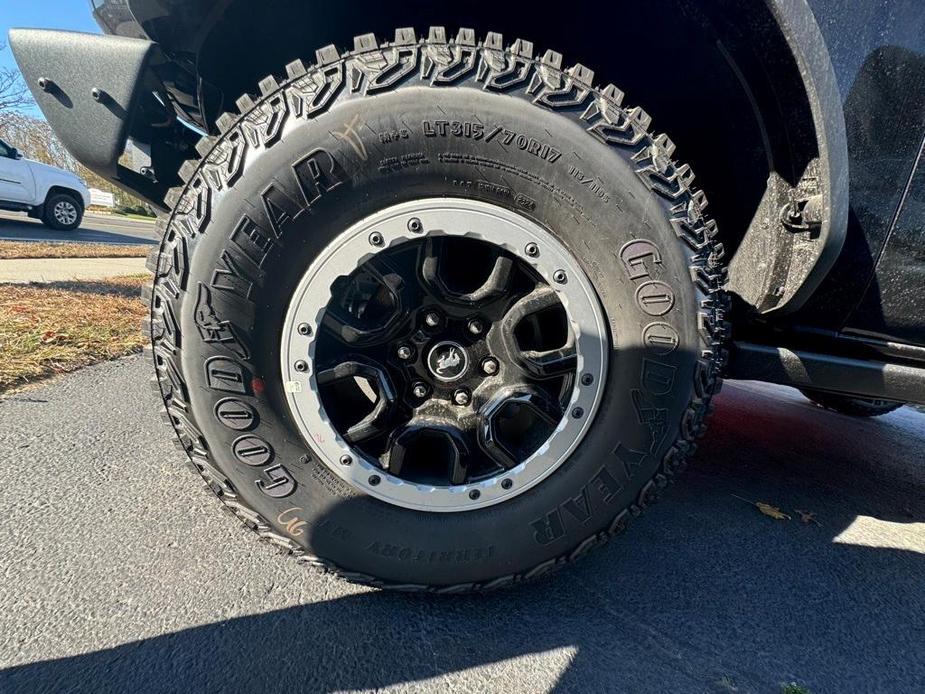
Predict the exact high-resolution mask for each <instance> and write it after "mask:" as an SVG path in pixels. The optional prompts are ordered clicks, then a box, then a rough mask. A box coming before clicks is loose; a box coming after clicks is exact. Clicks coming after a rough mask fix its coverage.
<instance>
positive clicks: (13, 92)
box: [0, 43, 34, 120]
mask: <svg viewBox="0 0 925 694" xmlns="http://www.w3.org/2000/svg"><path fill="white" fill-rule="evenodd" d="M4 50H6V44H5V43H0V52H3V51H4ZM33 103H34V102H33V101H32V95H31V94H30V93H29V88H28V87H27V86H26V83H25V82H23V79H22V75H21V74H20V73H19V70H18V69H16V68H15V67H3V68H0V120H4V119H5V118H7V117H8V116H9V115H10V114H11V113H13V112H15V111H18V110H19V109H21V108H25V107H26V106H31V105H32V104H33Z"/></svg>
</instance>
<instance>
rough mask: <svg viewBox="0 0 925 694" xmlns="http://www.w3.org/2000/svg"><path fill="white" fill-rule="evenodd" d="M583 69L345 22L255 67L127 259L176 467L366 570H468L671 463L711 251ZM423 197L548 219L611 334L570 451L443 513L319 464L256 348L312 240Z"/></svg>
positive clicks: (615, 517)
mask: <svg viewBox="0 0 925 694" xmlns="http://www.w3.org/2000/svg"><path fill="white" fill-rule="evenodd" d="M593 79H594V77H593V73H592V72H591V71H590V70H589V69H588V68H585V67H584V66H581V65H575V66H574V67H571V68H565V67H563V64H562V57H561V56H560V55H559V54H557V53H554V52H551V51H550V52H547V53H545V54H542V55H541V56H538V57H536V56H535V55H534V52H533V47H532V45H531V44H530V43H528V42H526V41H521V40H518V41H515V42H514V43H512V44H510V45H509V46H507V47H505V46H504V44H503V43H502V39H501V36H500V35H498V34H488V35H487V36H486V38H485V40H484V41H483V42H480V43H479V42H476V40H475V37H474V34H473V32H472V31H471V30H462V31H460V32H459V34H458V35H457V36H456V38H455V39H450V40H447V38H446V35H445V32H444V30H443V29H442V28H432V29H431V30H430V33H429V36H428V38H427V39H425V40H420V41H419V40H418V39H417V38H416V37H415V35H414V32H413V31H412V30H409V29H403V30H399V31H397V32H396V36H395V40H394V42H391V43H388V44H378V43H377V42H376V40H375V38H374V37H373V36H370V35H367V36H360V37H357V39H356V40H355V48H354V50H353V51H351V52H348V53H345V54H340V53H339V52H338V51H337V50H336V49H335V48H334V47H333V46H329V47H327V48H323V49H321V50H319V51H318V52H317V64H316V65H313V66H311V67H306V66H304V65H303V64H302V63H301V62H298V61H297V62H295V63H293V64H291V65H289V66H287V76H286V78H284V79H281V80H280V79H277V78H276V77H267V78H266V79H265V80H263V81H262V82H261V83H260V85H259V88H260V95H259V96H248V95H245V96H243V97H241V98H240V99H239V100H238V102H237V106H238V108H239V110H240V115H238V114H225V115H224V116H222V117H221V118H220V119H219V120H218V126H219V128H220V130H221V135H219V136H217V137H207V138H204V139H203V140H202V142H201V143H200V145H199V147H198V148H197V149H198V151H199V153H200V155H201V157H202V158H201V159H200V160H198V161H191V162H188V163H187V164H185V165H184V166H183V167H182V169H181V175H182V178H183V180H184V181H186V184H185V186H184V187H183V188H182V189H178V190H176V191H173V192H172V193H171V194H170V195H169V196H168V203H169V204H170V205H171V207H172V208H173V212H172V213H171V214H170V215H168V216H166V217H164V218H163V219H162V220H160V221H159V228H160V229H161V230H162V232H163V234H164V236H163V241H162V243H161V245H160V248H159V249H158V251H157V252H156V253H155V254H153V255H152V257H151V259H150V261H149V268H150V269H151V271H152V272H154V274H155V277H154V280H153V283H152V284H151V285H150V286H149V287H148V288H147V289H146V294H147V296H148V298H149V299H150V300H151V317H150V320H149V321H148V322H147V325H146V330H147V331H148V333H149V334H150V337H151V343H152V353H151V354H152V357H153V360H154V364H155V367H156V379H155V384H156V388H157V392H158V394H159V395H160V396H161V397H162V398H163V401H164V405H165V418H166V419H167V420H168V421H169V422H170V423H171V424H172V425H173V427H174V429H175V431H176V434H177V437H178V442H179V446H180V448H182V450H183V451H185V452H186V453H187V454H188V455H189V458H190V460H191V463H192V467H193V468H194V469H195V470H196V471H197V472H198V473H200V474H201V475H202V476H203V477H204V478H205V481H206V483H207V486H208V487H209V489H211V491H212V492H214V493H215V494H216V495H218V496H219V498H220V499H221V500H222V501H223V502H224V504H225V506H226V508H227V509H229V510H230V511H231V512H232V513H233V514H234V515H236V516H237V517H238V518H240V519H241V520H243V521H244V522H245V523H246V524H247V525H248V526H250V527H251V528H253V529H254V530H255V531H257V533H258V534H259V535H260V536H261V537H262V538H264V539H266V540H268V541H270V542H272V543H274V544H275V545H277V546H279V547H280V548H281V549H282V550H283V551H284V552H286V553H290V554H292V555H294V556H295V557H296V558H297V559H298V560H299V561H301V562H304V563H306V564H311V565H314V566H318V567H321V568H323V569H325V570H329V571H335V572H337V573H339V574H340V575H342V576H344V577H345V578H347V579H350V580H353V581H357V582H361V583H365V584H371V585H375V586H380V587H390V588H399V589H404V590H430V591H440V592H463V591H475V590H488V589H492V588H497V587H501V586H505V585H510V584H512V583H516V582H520V581H523V580H526V579H531V578H535V577H537V576H540V575H543V574H546V573H548V572H550V571H553V570H556V569H558V568H561V567H562V566H564V565H566V564H567V563H569V562H571V561H573V560H575V559H576V558H578V557H580V556H581V555H583V554H585V553H586V552H587V551H588V550H589V549H591V548H592V547H595V546H598V545H601V544H602V543H604V542H605V541H606V540H607V539H608V538H609V537H611V536H612V535H614V534H615V533H617V532H620V531H622V530H623V529H624V528H625V527H626V525H627V523H628V521H629V520H630V519H631V518H633V517H635V516H638V515H639V513H640V512H641V511H642V510H643V509H644V508H645V507H646V506H648V505H649V504H650V503H651V502H652V501H653V500H654V499H655V498H656V497H657V496H658V494H659V492H660V490H661V489H662V488H663V487H665V485H666V484H667V483H668V482H669V481H670V480H671V479H672V478H673V477H674V476H675V474H676V473H677V472H678V471H679V470H680V469H681V468H682V467H683V465H684V462H685V459H686V458H687V457H688V456H689V455H690V454H691V453H692V451H693V450H694V448H695V443H694V441H695V439H696V438H697V437H698V436H699V435H700V434H702V432H703V431H704V419H705V417H706V416H707V414H708V411H709V403H710V398H711V396H712V395H713V394H714V393H715V392H716V391H717V390H718V388H719V384H720V381H719V373H720V370H721V368H722V365H723V362H724V351H723V349H722V343H723V340H724V337H725V322H724V312H725V296H724V294H723V293H722V286H723V284H724V278H725V274H724V269H723V265H722V249H721V247H720V246H719V245H718V244H717V243H715V241H714V237H715V225H714V224H713V223H712V222H711V221H709V220H708V219H707V218H706V217H705V216H704V207H705V205H706V200H705V197H704V195H703V194H702V192H700V191H697V190H696V189H694V188H693V177H692V174H691V172H690V170H689V169H688V167H686V166H681V165H678V164H677V163H675V162H674V161H673V152H674V146H673V144H672V142H671V141H670V140H669V139H668V138H667V137H665V136H663V135H660V136H656V135H653V134H651V133H650V130H649V127H650V118H649V117H648V116H647V115H646V113H645V112H644V111H642V110H641V109H639V108H630V107H627V106H624V105H623V104H622V100H623V94H622V93H621V92H620V91H619V90H618V89H617V88H616V87H614V86H612V85H608V86H605V87H596V86H594V82H593ZM679 107H683V106H680V105H679ZM440 196H444V197H460V198H475V199H479V200H482V201H487V202H490V203H493V204H495V205H499V206H502V207H505V208H508V209H510V210H514V211H517V212H518V213H519V214H521V215H524V216H526V217H529V218H531V219H532V220H534V221H536V222H538V223H539V224H540V225H543V226H544V227H546V228H547V229H548V230H549V231H550V232H551V233H553V234H554V235H556V237H557V238H558V239H559V240H560V241H561V242H562V243H563V244H564V245H565V246H566V247H568V248H569V249H570V250H571V251H572V252H573V253H574V255H575V256H576V258H577V260H578V262H579V264H580V265H581V267H582V268H583V269H584V271H585V273H586V274H587V275H588V277H589V279H590V281H591V283H592V284H593V285H594V288H595V290H596V291H597V293H598V296H599V299H600V301H601V303H602V306H603V310H604V312H605V313H606V316H607V320H608V327H609V330H610V335H609V339H610V342H611V350H612V351H611V354H610V367H609V372H608V376H607V388H606V390H605V394H604V396H603V401H602V404H601V406H600V409H599V411H598V413H597V415H596V420H595V423H594V425H593V426H592V427H591V430H590V432H589V433H588V434H587V436H586V437H585V439H584V440H583V441H582V443H581V445H580V446H579V447H578V449H577V450H576V451H575V452H574V453H573V454H572V456H571V457H570V458H569V460H567V461H566V463H565V464H564V465H562V466H561V467H560V468H558V469H557V470H556V471H555V472H554V473H553V474H552V475H551V476H550V477H549V478H548V479H546V480H544V481H543V482H542V483H541V484H539V485H538V486H536V487H534V488H532V489H530V490H529V491H526V492H524V493H522V494H521V495H519V496H517V497H515V498H514V499H511V500H509V501H505V502H503V503H500V504H498V505H495V506H491V507H488V508H485V509H479V510H474V511H468V512H460V513H425V512H420V511H414V510H409V509H406V508H400V507H397V506H393V505H390V504H387V503H384V502H382V501H379V500H376V499H373V498H372V497H369V496H366V495H364V494H361V493H359V492H357V491H355V490H354V489H352V488H351V487H349V486H348V485H347V484H346V483H344V482H343V481H342V480H341V479H340V478H339V477H338V476H336V475H335V474H334V473H332V472H331V470H329V469H328V468H327V467H326V466H325V465H324V464H322V463H320V462H318V461H317V460H316V457H315V456H314V455H313V453H312V449H311V446H310V444H309V443H308V442H305V441H303V440H302V439H301V437H300V436H299V435H298V434H297V432H296V429H295V427H294V425H293V423H292V421H291V418H290V414H289V412H288V409H287V405H286V401H285V397H284V395H283V393H282V390H283V384H282V381H281V375H280V366H279V349H280V339H281V329H282V321H283V318H284V315H285V313H286V308H287V305H288V302H289V301H290V298H291V293H292V291H293V289H294V286H295V284H296V283H297V282H298V280H299V278H300V277H301V275H302V273H303V272H304V271H305V269H306V267H307V266H308V264H309V262H310V261H311V260H312V259H313V258H314V257H315V256H316V254H317V253H318V252H319V250H320V249H321V248H323V247H324V246H325V245H326V244H328V243H329V242H330V241H331V239H332V238H333V237H335V236H336V235H337V234H339V233H340V232H342V231H343V230H344V229H346V228H347V227H348V226H349V225H350V224H353V223H354V222H356V221H357V220H359V219H361V218H363V217H364V216H366V215H369V214H370V213H372V212H374V211H377V210H379V209H382V208H383V207H385V206H388V205H392V204H395V203H399V202H403V201H407V200H412V199H418V198H421V197H440ZM243 449H247V450H248V451H250V452H253V451H258V452H259V453H260V454H259V455H256V456H250V455H249V456H244V455H241V453H242V450H243ZM245 460H249V461H250V463H251V464H245V462H244V461H245ZM254 463H256V464H254Z"/></svg>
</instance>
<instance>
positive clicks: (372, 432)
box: [317, 358, 396, 444]
mask: <svg viewBox="0 0 925 694" xmlns="http://www.w3.org/2000/svg"><path fill="white" fill-rule="evenodd" d="M317 381H318V385H319V387H321V388H331V387H336V386H338V385H342V384H343V385H346V386H348V387H351V386H352V388H351V391H349V392H350V393H354V394H355V393H358V392H359V393H362V394H363V395H365V396H366V397H367V398H368V397H369V395H370V393H369V392H368V389H369V388H370V387H373V388H374V389H375V393H374V394H373V395H374V396H375V402H374V404H372V407H371V409H369V412H367V413H366V415H365V416H363V417H362V418H361V419H360V420H359V421H356V422H354V423H352V424H350V425H349V426H348V427H347V428H346V430H345V431H344V432H343V438H344V440H345V441H346V442H347V443H351V444H357V443H360V442H363V441H367V440H369V439H372V438H375V437H377V436H382V435H384V434H386V433H388V431H389V429H390V427H391V423H392V421H393V419H394V415H395V410H396V395H395V389H394V387H393V386H392V383H391V380H390V379H389V376H388V374H387V373H386V372H385V370H384V369H382V368H380V367H379V366H376V365H375V364H373V363H372V362H369V361H366V360H360V359H358V358H354V359H352V360H350V361H345V362H342V363H340V364H337V365H335V366H333V367H330V368H327V369H323V370H321V371H319V372H318V375H317ZM361 382H365V383H366V384H367V389H363V387H362V386H360V385H359V384H360V383H361ZM345 399H346V398H345ZM350 400H352V402H348V403H346V408H345V409H346V410H347V412H346V413H345V414H346V415H347V416H350V414H353V413H355V411H356V410H355V409H353V408H355V407H357V406H358V403H357V402H356V401H357V400H358V398H356V396H355V395H354V396H353V397H352V398H350ZM359 405H360V406H362V401H360V403H359ZM351 409H352V410H353V412H352V413H351V412H350V410H351ZM354 418H355V414H354Z"/></svg>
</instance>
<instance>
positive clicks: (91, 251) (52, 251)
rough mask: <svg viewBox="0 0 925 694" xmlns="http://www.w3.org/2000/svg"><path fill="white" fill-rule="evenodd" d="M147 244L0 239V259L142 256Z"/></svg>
mask: <svg viewBox="0 0 925 694" xmlns="http://www.w3.org/2000/svg"><path fill="white" fill-rule="evenodd" d="M150 250H151V246H150V245H148V244H138V245H135V246H116V245H110V244H103V243H46V242H38V243H33V242H31V241H0V260H14V259H19V258H144V257H146V256H147V255H148V252H149V251H150Z"/></svg>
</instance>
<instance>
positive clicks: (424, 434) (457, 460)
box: [384, 420, 469, 484]
mask: <svg viewBox="0 0 925 694" xmlns="http://www.w3.org/2000/svg"><path fill="white" fill-rule="evenodd" d="M416 451H417V453H418V454H419V455H418V456H417V459H416V456H415V452H416ZM434 458H437V459H436V460H435V459H434ZM441 458H442V460H440V459H441ZM468 462H469V446H468V445H467V444H466V441H465V439H464V438H463V436H462V434H461V433H460V431H459V430H458V429H456V428H455V427H453V426H450V425H447V424H443V423H440V422H435V421H432V420H412V421H411V422H409V423H408V424H406V425H405V426H404V427H402V428H401V430H399V431H398V432H396V433H394V434H393V435H392V438H391V440H390V442H389V449H388V452H387V453H386V456H385V461H384V465H385V468H386V469H387V470H388V471H389V473H391V474H393V475H396V476H401V474H402V471H403V470H404V469H405V468H406V467H407V466H409V465H411V464H417V466H418V467H421V466H422V465H423V466H427V467H430V468H431V472H432V474H433V475H435V476H443V477H444V478H445V477H447V476H448V477H449V480H450V483H451V484H463V483H465V481H466V477H467V474H468ZM441 468H442V469H441ZM441 473H442V475H441Z"/></svg>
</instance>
